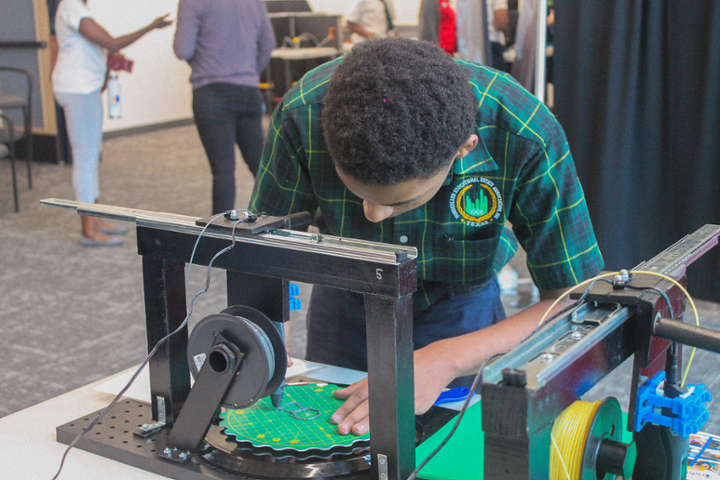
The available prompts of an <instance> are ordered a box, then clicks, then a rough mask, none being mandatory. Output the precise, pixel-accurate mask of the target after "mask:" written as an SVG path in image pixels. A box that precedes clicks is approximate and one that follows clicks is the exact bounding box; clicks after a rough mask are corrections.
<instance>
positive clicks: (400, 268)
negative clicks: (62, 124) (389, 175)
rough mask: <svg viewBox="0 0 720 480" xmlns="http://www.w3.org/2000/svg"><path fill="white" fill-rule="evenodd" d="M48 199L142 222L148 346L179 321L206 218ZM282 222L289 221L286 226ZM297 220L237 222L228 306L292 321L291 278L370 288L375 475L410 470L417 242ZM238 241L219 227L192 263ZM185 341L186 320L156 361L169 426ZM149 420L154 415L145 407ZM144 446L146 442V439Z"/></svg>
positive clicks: (182, 379)
mask: <svg viewBox="0 0 720 480" xmlns="http://www.w3.org/2000/svg"><path fill="white" fill-rule="evenodd" d="M43 204H45V205H52V206H59V207H64V208H71V209H76V210H77V212H78V213H79V214H82V215H92V216H101V217H106V218H112V219H116V220H125V221H134V222H135V223H136V225H137V241H138V253H139V254H140V255H141V256H142V263H143V282H144V299H145V314H146V324H147V325H146V327H147V341H148V351H150V350H151V349H152V348H154V347H155V345H156V344H157V343H158V342H159V341H160V340H161V339H162V338H164V337H165V336H167V335H168V334H170V333H171V332H173V331H174V330H176V329H177V328H178V327H180V325H181V324H182V322H183V320H184V319H185V317H186V315H187V305H186V298H185V294H186V292H185V265H186V264H187V263H188V262H190V260H191V255H192V252H193V247H194V245H195V242H196V240H197V238H198V235H199V234H200V232H201V230H202V227H201V225H204V224H205V223H206V221H205V222H203V220H202V219H198V218H192V217H186V216H181V215H173V214H166V213H157V212H147V211H142V210H133V209H125V208H120V207H112V206H107V205H97V204H85V203H80V202H73V201H67V200H59V199H47V200H44V201H43ZM283 226H284V227H286V228H279V227H283ZM293 226H294V225H293V224H292V220H291V221H290V222H288V221H286V220H283V219H277V218H274V219H272V223H271V224H270V226H269V227H267V228H265V229H262V228H261V229H259V230H258V229H255V233H253V231H252V230H249V231H243V229H242V227H239V228H238V231H237V232H236V235H235V241H236V242H237V245H236V247H235V248H233V249H231V250H229V251H227V252H226V253H225V254H223V255H222V256H219V257H218V258H216V259H215V261H214V263H213V267H214V268H219V269H223V270H225V271H226V275H227V291H228V299H227V301H228V305H229V306H230V305H244V306H248V307H251V308H255V309H257V310H259V311H260V312H262V313H264V314H265V315H266V316H267V317H269V318H270V319H271V320H273V321H276V322H284V321H287V320H288V319H289V311H288V306H287V305H288V302H287V296H288V293H287V283H288V282H289V281H294V282H302V283H310V284H315V285H324V286H328V287H333V288H340V289H346V290H351V291H354V292H358V293H362V294H364V296H365V309H366V316H367V337H368V383H369V398H370V429H371V430H372V432H373V435H372V440H371V442H370V455H371V457H370V458H371V461H370V464H371V473H370V478H372V479H375V480H379V479H383V480H400V479H404V478H407V477H408V476H409V475H410V473H411V472H412V471H413V469H414V468H415V416H414V394H413V344H412V293H413V291H414V290H415V289H416V283H417V277H416V275H417V274H416V268H417V265H416V258H417V250H416V249H414V248H404V247H398V246H392V245H385V244H379V243H373V242H363V241H356V240H352V239H344V238H339V237H331V236H324V235H318V234H310V233H306V232H299V231H291V230H288V229H287V228H292V227H293ZM295 226H296V225H295ZM231 242H232V235H231V233H230V230H229V229H228V228H226V227H225V228H214V227H213V226H211V227H210V228H208V229H207V231H206V232H205V233H204V234H203V236H202V239H201V241H200V243H199V246H198V248H197V250H196V252H195V256H194V258H193V259H192V260H193V263H194V264H197V265H208V264H209V263H210V261H211V260H212V258H213V256H214V255H215V254H216V253H217V252H219V251H220V250H222V249H224V248H226V247H228V246H229V245H230V244H231ZM187 346H188V334H187V329H186V328H185V329H183V330H181V331H180V332H179V333H177V334H176V335H173V336H172V337H170V339H169V340H168V341H166V342H165V343H164V344H163V345H162V346H161V347H160V348H159V349H158V351H157V353H156V354H155V356H154V357H153V358H152V359H151V360H150V363H149V367H150V388H151V398H152V422H153V423H160V424H162V423H164V424H165V427H164V428H163V429H162V430H165V431H167V430H171V429H172V426H173V423H174V421H175V420H176V418H177V417H178V415H179V413H180V411H181V409H182V407H183V403H184V402H185V400H186V398H187V397H188V394H189V392H190V373H189V368H188V362H187V357H186V351H187ZM88 417H92V414H91V415H89V416H88ZM85 420H87V419H85ZM144 421H145V422H147V421H148V420H147V415H146V419H145V420H144ZM78 423H81V422H80V420H79V421H78V422H74V424H73V427H72V428H77V424H78ZM72 428H70V429H62V431H61V429H58V440H59V441H64V442H66V443H69V442H68V440H69V441H72V439H73V437H72V433H69V432H71V431H73V430H72ZM164 436H166V435H165V434H163V435H161V437H164ZM158 442H159V443H162V442H161V441H160V440H159V441H158ZM125 443H127V442H125ZM78 447H79V448H83V449H86V450H89V451H93V452H94V453H98V454H100V455H104V456H108V457H110V458H114V459H117V460H120V461H123V462H125V463H130V464H133V465H135V466H137V467H139V468H144V469H148V470H151V471H155V472H157V473H161V474H165V475H167V474H168V468H169V467H168V465H167V462H165V461H161V460H156V461H152V460H147V459H140V460H137V459H133V458H132V456H128V455H127V454H126V453H125V452H124V451H123V450H122V448H121V449H117V448H114V447H111V446H108V445H104V444H103V445H98V441H97V439H85V438H84V439H83V440H82V441H80V442H78ZM137 448H138V449H142V448H141V445H138V447H137ZM158 463H160V465H158ZM190 468H191V469H192V470H198V471H199V470H202V469H201V468H200V467H198V465H197V462H193V463H192V464H190ZM172 475H177V478H228V477H224V476H222V475H219V474H216V473H213V474H209V475H208V476H207V477H203V476H201V477H199V476H192V475H190V474H188V476H187V477H184V476H182V475H181V474H179V473H177V471H176V470H172ZM193 475H194V473H193ZM198 475H204V474H203V473H202V472H200V473H198ZM232 478H237V477H232Z"/></svg>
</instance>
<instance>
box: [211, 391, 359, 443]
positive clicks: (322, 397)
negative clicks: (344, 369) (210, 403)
mask: <svg viewBox="0 0 720 480" xmlns="http://www.w3.org/2000/svg"><path fill="white" fill-rule="evenodd" d="M338 389H340V387H338V386H337V385H332V384H301V385H286V386H285V393H284V395H283V404H282V405H281V408H283V409H286V410H295V409H296V408H297V407H296V406H294V405H293V404H292V402H297V404H298V405H300V406H301V407H304V408H313V409H316V410H318V411H319V412H320V415H319V416H318V417H317V418H314V419H307V418H306V419H301V418H297V417H301V416H302V415H294V416H293V415H291V413H289V412H287V411H281V410H276V409H275V407H273V406H272V403H271V402H270V398H269V397H265V398H263V399H261V400H260V401H258V402H257V403H256V404H254V405H251V406H250V407H247V408H243V409H239V410H226V411H225V412H223V413H221V414H220V417H221V418H222V421H221V422H220V426H221V427H224V428H225V430H224V433H225V434H226V435H228V436H232V437H235V440H236V441H237V442H238V443H240V444H243V443H249V444H251V445H252V446H253V447H270V448H272V449H274V450H285V449H289V450H296V451H300V452H302V451H306V450H311V449H312V450H329V449H332V448H336V447H352V446H354V445H355V444H361V443H367V442H368V441H369V440H370V434H369V433H366V434H365V435H360V436H359V435H353V434H349V435H340V434H338V433H337V425H334V424H333V423H332V422H330V416H331V415H332V414H333V413H335V411H336V410H337V409H338V408H339V407H340V405H342V403H343V401H342V400H338V399H336V398H335V395H334V394H333V392H334V391H335V390H338ZM310 413H314V412H310ZM306 416H308V417H311V416H313V415H306Z"/></svg>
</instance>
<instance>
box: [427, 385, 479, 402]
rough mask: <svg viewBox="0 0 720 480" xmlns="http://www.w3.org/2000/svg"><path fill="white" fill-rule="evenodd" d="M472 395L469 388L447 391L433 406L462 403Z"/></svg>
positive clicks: (456, 388)
mask: <svg viewBox="0 0 720 480" xmlns="http://www.w3.org/2000/svg"><path fill="white" fill-rule="evenodd" d="M469 393H470V388H469V387H455V388H451V389H450V390H446V391H444V392H442V393H441V394H440V396H439V397H438V399H437V400H435V403H434V404H433V405H440V404H443V403H450V402H460V401H462V400H465V399H466V398H467V396H468V394H469Z"/></svg>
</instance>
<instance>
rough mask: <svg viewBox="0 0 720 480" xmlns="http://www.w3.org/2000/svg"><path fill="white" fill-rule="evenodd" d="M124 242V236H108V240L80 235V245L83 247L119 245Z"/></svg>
mask: <svg viewBox="0 0 720 480" xmlns="http://www.w3.org/2000/svg"><path fill="white" fill-rule="evenodd" d="M122 244H123V239H122V238H108V239H107V240H93V239H92V238H88V237H86V236H85V235H81V236H80V245H82V246H83V247H119V246H120V245H122Z"/></svg>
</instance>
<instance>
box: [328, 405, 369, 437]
mask: <svg viewBox="0 0 720 480" xmlns="http://www.w3.org/2000/svg"><path fill="white" fill-rule="evenodd" d="M350 398H353V397H350ZM369 410H370V406H369V402H368V401H367V400H365V401H364V402H362V403H360V404H359V405H358V406H357V407H356V408H355V409H354V410H353V411H352V412H351V413H350V414H349V415H348V416H347V417H345V419H344V420H343V421H342V422H341V423H340V424H339V425H338V428H337V431H338V433H339V434H340V435H347V434H348V433H350V431H352V433H354V434H355V435H363V434H365V433H366V432H367V431H368V428H369V421H370V417H369V414H370V411H369ZM333 416H334V415H333Z"/></svg>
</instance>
